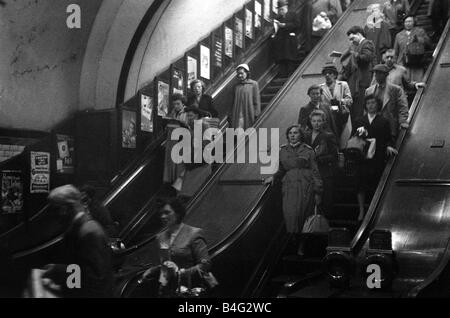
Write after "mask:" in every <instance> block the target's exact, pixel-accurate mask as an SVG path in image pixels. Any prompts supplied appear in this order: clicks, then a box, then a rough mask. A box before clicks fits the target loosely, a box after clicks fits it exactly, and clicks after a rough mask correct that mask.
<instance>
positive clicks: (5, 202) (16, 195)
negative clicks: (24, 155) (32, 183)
mask: <svg viewBox="0 0 450 318" xmlns="http://www.w3.org/2000/svg"><path fill="white" fill-rule="evenodd" d="M0 178H1V182H2V199H1V204H0V207H1V211H0V214H2V213H3V214H9V213H20V212H23V210H22V209H23V183H22V171H21V170H4V171H1V173H0Z"/></svg>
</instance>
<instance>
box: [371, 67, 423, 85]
mask: <svg viewBox="0 0 450 318" xmlns="http://www.w3.org/2000/svg"><path fill="white" fill-rule="evenodd" d="M387 81H388V82H389V83H391V84H395V85H398V86H400V87H401V88H402V89H403V90H404V91H405V92H406V91H414V90H415V89H416V86H415V83H414V82H412V81H411V76H410V74H409V70H408V69H407V68H406V67H404V66H401V65H398V64H394V66H393V67H392V69H391V70H390V71H389V75H388V77H387ZM376 83H377V81H376V80H375V75H374V76H373V79H372V84H371V85H375V84H376Z"/></svg>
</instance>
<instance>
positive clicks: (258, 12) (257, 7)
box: [255, 1, 262, 29]
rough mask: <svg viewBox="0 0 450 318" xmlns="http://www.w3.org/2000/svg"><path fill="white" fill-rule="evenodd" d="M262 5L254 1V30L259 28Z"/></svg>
mask: <svg viewBox="0 0 450 318" xmlns="http://www.w3.org/2000/svg"><path fill="white" fill-rule="evenodd" d="M261 17H262V5H261V2H259V1H255V28H257V29H259V28H261Z"/></svg>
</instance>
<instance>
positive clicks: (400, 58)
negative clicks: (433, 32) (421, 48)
mask: <svg viewBox="0 0 450 318" xmlns="http://www.w3.org/2000/svg"><path fill="white" fill-rule="evenodd" d="M415 36H416V37H417V39H418V41H419V42H420V43H423V44H424V45H425V48H427V47H430V44H431V40H430V37H429V36H428V35H427V33H426V32H425V30H424V29H422V28H419V27H414V28H412V30H411V33H410V34H409V35H408V34H407V33H406V30H403V31H401V32H400V33H398V34H397V35H396V37H395V43H394V50H395V53H396V54H397V64H399V65H405V61H406V60H405V59H406V49H407V46H408V44H409V43H411V42H412V41H413V39H414V37H415Z"/></svg>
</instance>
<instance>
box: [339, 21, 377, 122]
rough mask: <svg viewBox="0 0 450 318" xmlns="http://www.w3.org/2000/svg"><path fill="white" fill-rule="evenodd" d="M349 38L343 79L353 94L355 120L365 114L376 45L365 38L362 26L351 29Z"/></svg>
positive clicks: (343, 62)
mask: <svg viewBox="0 0 450 318" xmlns="http://www.w3.org/2000/svg"><path fill="white" fill-rule="evenodd" d="M347 36H348V39H349V41H350V43H351V44H350V47H349V49H348V50H347V51H346V52H345V53H344V54H343V55H342V57H341V63H342V68H343V73H342V75H341V79H342V80H344V81H347V83H348V84H349V87H350V91H351V93H352V97H353V107H352V109H351V116H352V119H353V120H354V119H355V118H358V117H361V116H362V115H363V113H364V105H363V104H364V92H365V90H366V89H367V87H369V86H370V82H371V80H372V74H371V72H370V70H371V69H372V66H373V61H374V59H375V45H374V44H373V42H372V41H370V40H367V39H366V38H365V33H364V30H363V29H362V28H361V27H360V26H353V27H351V28H350V29H349V30H348V31H347Z"/></svg>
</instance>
